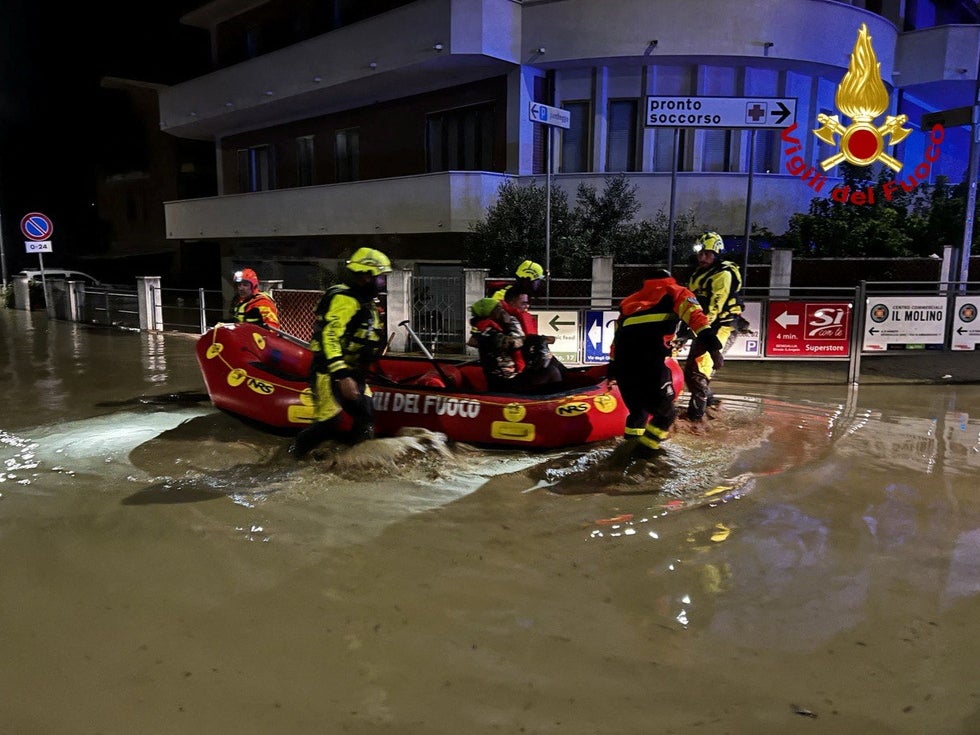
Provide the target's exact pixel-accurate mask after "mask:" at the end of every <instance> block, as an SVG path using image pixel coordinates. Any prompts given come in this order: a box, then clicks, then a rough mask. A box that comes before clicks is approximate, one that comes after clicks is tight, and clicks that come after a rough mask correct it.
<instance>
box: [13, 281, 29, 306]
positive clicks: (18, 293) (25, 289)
mask: <svg viewBox="0 0 980 735" xmlns="http://www.w3.org/2000/svg"><path fill="white" fill-rule="evenodd" d="M10 283H11V286H12V287H13V289H14V308H15V309H22V310H24V311H30V310H31V287H30V279H29V278H28V277H27V276H15V277H14V278H12V279H11V281H10Z"/></svg>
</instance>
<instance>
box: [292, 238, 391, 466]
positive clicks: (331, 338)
mask: <svg viewBox="0 0 980 735" xmlns="http://www.w3.org/2000/svg"><path fill="white" fill-rule="evenodd" d="M387 273H391V261H390V260H388V256H386V255H385V254H384V253H382V252H381V251H380V250H375V249H373V248H367V247H363V248H359V249H358V250H357V251H356V252H355V253H354V254H353V255H352V256H351V257H350V260H348V261H347V264H346V268H345V269H344V272H343V283H339V284H337V285H335V286H331V287H330V288H329V289H328V290H327V292H326V293H325V294H324V295H323V298H322V299H320V303H319V304H318V305H317V307H316V316H317V321H316V326H315V327H314V330H313V338H312V339H311V340H310V349H311V350H312V351H313V366H312V375H311V378H310V383H311V387H312V390H313V399H314V407H315V408H314V416H313V423H312V424H311V425H310V426H308V427H307V428H305V429H303V430H302V431H300V432H299V434H297V436H296V441H295V443H294V444H293V445H292V446H291V447H290V453H292V454H293V456H295V457H297V458H301V457H304V456H305V455H306V454H308V453H309V452H310V450H312V449H313V448H315V447H316V446H318V445H319V444H320V443H321V442H323V441H324V440H326V439H328V438H336V439H342V440H346V441H348V442H349V443H351V444H357V443H358V442H361V441H364V440H366V439H372V438H373V437H374V405H373V399H372V397H371V388H370V387H369V386H368V385H367V383H366V381H365V377H366V371H367V369H368V368H369V367H370V366H371V365H372V364H373V363H374V362H375V361H376V360H377V359H378V358H379V357H380V356H381V353H382V352H383V351H384V347H385V341H384V325H383V324H382V320H381V314H380V313H379V311H378V304H377V297H378V294H379V292H380V291H381V289H382V288H383V287H384V282H385V274H387ZM342 412H346V413H347V414H348V415H349V416H350V417H351V418H352V419H353V424H352V426H351V429H350V431H348V432H341V431H340V421H341V413H342Z"/></svg>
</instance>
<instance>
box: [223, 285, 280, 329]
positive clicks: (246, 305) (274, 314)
mask: <svg viewBox="0 0 980 735" xmlns="http://www.w3.org/2000/svg"><path fill="white" fill-rule="evenodd" d="M231 318H232V319H234V320H235V321H236V322H245V323H246V324H267V325H269V326H270V327H278V326H279V311H278V308H277V307H276V302H275V301H273V300H272V297H271V296H269V294H267V293H265V292H264V291H256V292H255V293H253V294H252V295H251V296H249V297H248V298H247V299H245V300H243V301H239V300H237V299H236V300H235V301H233V302H232V304H231Z"/></svg>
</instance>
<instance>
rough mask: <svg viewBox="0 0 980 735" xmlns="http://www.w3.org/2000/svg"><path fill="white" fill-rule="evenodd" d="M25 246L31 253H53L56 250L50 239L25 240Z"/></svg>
mask: <svg viewBox="0 0 980 735" xmlns="http://www.w3.org/2000/svg"><path fill="white" fill-rule="evenodd" d="M24 247H25V249H26V250H27V252H29V253H51V252H54V251H53V249H52V247H51V241H50V240H25V241H24Z"/></svg>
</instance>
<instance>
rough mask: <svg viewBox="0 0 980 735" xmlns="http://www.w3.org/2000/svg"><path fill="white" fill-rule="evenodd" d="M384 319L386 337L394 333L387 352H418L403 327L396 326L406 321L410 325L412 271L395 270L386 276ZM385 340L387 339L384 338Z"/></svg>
mask: <svg viewBox="0 0 980 735" xmlns="http://www.w3.org/2000/svg"><path fill="white" fill-rule="evenodd" d="M387 280H388V287H387V293H388V297H387V301H386V306H385V318H386V319H387V328H388V335H389V336H390V335H391V333H392V332H394V333H395V338H394V339H393V340H391V345H390V346H389V347H388V350H389V352H410V351H414V350H418V347H416V346H415V342H414V340H412V338H411V336H409V334H408V332H407V331H406V329H405V328H404V327H400V326H398V325H399V324H401V323H402V322H403V321H405V320H406V319H407V320H408V323H409V325H411V324H412V271H407V270H396V271H392V272H391V273H389V274H388V279H387ZM386 339H387V337H386Z"/></svg>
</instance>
